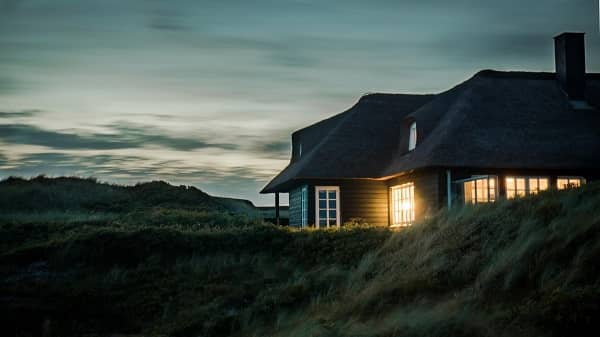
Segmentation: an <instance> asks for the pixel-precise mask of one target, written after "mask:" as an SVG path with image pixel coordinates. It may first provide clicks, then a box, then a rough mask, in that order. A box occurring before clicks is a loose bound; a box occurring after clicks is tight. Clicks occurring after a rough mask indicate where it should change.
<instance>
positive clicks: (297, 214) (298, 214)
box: [289, 186, 302, 227]
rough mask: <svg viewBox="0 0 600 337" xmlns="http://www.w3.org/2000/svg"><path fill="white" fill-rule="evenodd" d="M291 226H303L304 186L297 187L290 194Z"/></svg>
mask: <svg viewBox="0 0 600 337" xmlns="http://www.w3.org/2000/svg"><path fill="white" fill-rule="evenodd" d="M289 198H290V208H289V217H290V226H294V227H300V225H301V224H302V186H297V187H295V188H293V189H292V190H291V191H290V192H289Z"/></svg>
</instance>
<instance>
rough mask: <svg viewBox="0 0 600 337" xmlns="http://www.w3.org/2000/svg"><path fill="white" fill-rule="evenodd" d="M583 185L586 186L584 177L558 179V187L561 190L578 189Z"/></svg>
mask: <svg viewBox="0 0 600 337" xmlns="http://www.w3.org/2000/svg"><path fill="white" fill-rule="evenodd" d="M583 184H585V179H583V178H582V177H558V179H556V187H557V188H558V189H559V190H564V189H567V188H576V187H580V186H581V185H583Z"/></svg>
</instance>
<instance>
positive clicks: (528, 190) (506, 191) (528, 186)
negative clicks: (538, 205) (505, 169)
mask: <svg viewBox="0 0 600 337" xmlns="http://www.w3.org/2000/svg"><path fill="white" fill-rule="evenodd" d="M508 179H514V180H515V183H514V185H515V188H514V189H512V190H510V191H512V192H514V195H513V196H510V197H509V195H508V194H509V189H508ZM517 179H524V180H525V185H524V189H523V191H524V194H523V195H520V194H518V193H517V192H518V191H519V189H518V188H517ZM531 179H536V180H537V190H536V191H535V192H532V191H531V184H530V180H531ZM541 179H546V182H547V184H546V189H545V190H540V180H541ZM550 183H551V178H550V177H549V176H539V175H538V176H523V175H507V176H504V195H505V197H506V199H507V200H511V199H516V198H523V197H526V196H528V195H536V194H538V193H540V192H543V191H547V190H549V189H550Z"/></svg>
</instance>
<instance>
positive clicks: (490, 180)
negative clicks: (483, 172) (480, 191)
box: [488, 178, 496, 188]
mask: <svg viewBox="0 0 600 337" xmlns="http://www.w3.org/2000/svg"><path fill="white" fill-rule="evenodd" d="M488 183H489V185H490V188H495V187H496V179H494V178H490V179H488Z"/></svg>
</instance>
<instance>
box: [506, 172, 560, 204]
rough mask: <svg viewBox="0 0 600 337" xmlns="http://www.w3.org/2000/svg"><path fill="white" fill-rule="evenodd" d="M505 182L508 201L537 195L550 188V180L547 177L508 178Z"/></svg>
mask: <svg viewBox="0 0 600 337" xmlns="http://www.w3.org/2000/svg"><path fill="white" fill-rule="evenodd" d="M505 182H506V198H507V199H514V198H516V197H524V196H526V195H528V194H537V193H539V192H541V191H545V190H547V189H548V187H549V186H550V180H549V179H548V178H545V177H506V180H505Z"/></svg>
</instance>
